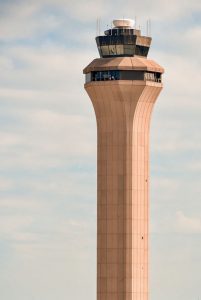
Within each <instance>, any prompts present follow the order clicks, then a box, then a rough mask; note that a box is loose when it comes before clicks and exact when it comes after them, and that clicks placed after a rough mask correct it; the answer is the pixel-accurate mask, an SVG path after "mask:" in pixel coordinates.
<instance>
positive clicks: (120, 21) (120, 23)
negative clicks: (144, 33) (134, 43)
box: [113, 19, 135, 27]
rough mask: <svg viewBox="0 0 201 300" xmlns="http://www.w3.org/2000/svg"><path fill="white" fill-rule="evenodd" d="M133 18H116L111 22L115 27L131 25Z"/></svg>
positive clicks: (132, 24)
mask: <svg viewBox="0 0 201 300" xmlns="http://www.w3.org/2000/svg"><path fill="white" fill-rule="evenodd" d="M134 23H135V22H134V20H132V19H117V20H113V24H114V26H115V27H133V26H134Z"/></svg>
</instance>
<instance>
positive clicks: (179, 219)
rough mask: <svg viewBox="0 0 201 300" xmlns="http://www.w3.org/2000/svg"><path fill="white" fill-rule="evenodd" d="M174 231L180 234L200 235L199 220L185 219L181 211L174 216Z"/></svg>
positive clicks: (200, 219) (200, 222)
mask: <svg viewBox="0 0 201 300" xmlns="http://www.w3.org/2000/svg"><path fill="white" fill-rule="evenodd" d="M176 231H178V232H180V233H190V234H192V233H201V218H198V217H187V216H185V215H184V213H183V212H182V211H178V212H177V214H176Z"/></svg>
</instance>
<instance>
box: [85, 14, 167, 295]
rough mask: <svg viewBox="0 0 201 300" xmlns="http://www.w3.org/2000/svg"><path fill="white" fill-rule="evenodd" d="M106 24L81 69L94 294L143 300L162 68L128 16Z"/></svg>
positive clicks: (145, 286) (147, 279)
mask: <svg viewBox="0 0 201 300" xmlns="http://www.w3.org/2000/svg"><path fill="white" fill-rule="evenodd" d="M113 24H114V28H111V29H109V30H106V31H105V35H104V36H97V37H96V43H97V46H98V51H99V54H100V58H97V59H94V60H93V61H92V62H91V63H90V64H89V65H88V66H87V67H86V68H85V69H84V74H86V83H85V89H86V91H87V93H88V95H89V97H90V99H91V101H92V104H93V107H94V110H95V114H96V120H97V139H98V154H97V161H98V169H97V172H98V176H97V179H98V201H97V300H148V298H149V181H150V177H149V127H150V119H151V112H152V109H153V106H154V103H155V101H156V99H157V97H158V95H159V93H160V91H161V89H162V73H163V72H164V70H163V68H162V67H161V66H160V65H158V64H157V63H156V62H155V61H153V60H150V59H147V55H148V52H149V48H150V44H151V37H148V36H142V35H141V32H140V30H136V29H134V21H132V20H130V19H120V20H115V21H113Z"/></svg>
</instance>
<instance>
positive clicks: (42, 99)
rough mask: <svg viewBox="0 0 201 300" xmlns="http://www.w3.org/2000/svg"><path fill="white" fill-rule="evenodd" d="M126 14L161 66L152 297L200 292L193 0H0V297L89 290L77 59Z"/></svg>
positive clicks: (154, 138)
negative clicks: (145, 35) (98, 23)
mask: <svg viewBox="0 0 201 300" xmlns="http://www.w3.org/2000/svg"><path fill="white" fill-rule="evenodd" d="M123 16H124V17H128V18H135V16H137V23H138V25H141V28H142V31H143V32H144V33H146V30H145V28H146V20H147V19H148V18H151V19H152V37H153V42H152V47H151V50H150V54H149V57H150V58H153V59H154V60H156V61H157V62H158V63H159V64H161V65H162V66H164V67H165V70H166V73H165V75H164V90H163V92H162V93H161V95H160V97H159V99H158V101H157V103H156V106H155V109H154V113H153V117H152V124H151V199H150V203H151V255H150V256H151V267H150V275H151V282H150V288H151V299H155V300H160V299H163V300H169V299H172V300H189V299H198V296H200V297H201V288H200V281H201V275H200V269H201V254H200V253H201V201H200V199H201V196H200V192H201V188H200V178H201V154H200V153H201V134H200V132H201V123H200V116H201V104H200V94H201V85H200V83H201V75H200V74H201V73H200V68H201V56H200V47H201V42H200V41H201V24H200V23H201V21H200V20H201V2H200V1H197V0H192V1H187V0H175V1H173V0H169V1H167V0H160V1H159V0H154V1H146V0H141V1H133V0H132V1H131V0H128V1H118V0H117V1H113V0H112V1H105V0H104V1H103V0H101V1H98V2H95V1H92V0H86V1H68V0H67V1H66V0H49V1H46V0H40V1H39V0H38V1H37V0H35V1H33V0H29V1H21V0H19V1H14V0H13V1H12V0H11V1H2V0H1V1H0V69H1V72H0V299H2V300H13V299H15V300H27V299H29V300H55V299H59V300H64V299H65V300H66V299H72V300H78V299H80V298H82V299H83V300H92V299H93V300H94V299H95V288H96V287H95V285H96V121H95V115H94V112H93V108H92V105H91V103H90V100H89V98H88V96H87V94H86V93H85V91H84V89H83V84H84V76H83V74H82V69H83V68H84V67H85V66H86V65H87V64H88V63H89V62H90V61H91V60H92V59H93V58H96V57H98V51H97V49H96V45H95V40H94V38H95V34H96V19H97V17H101V27H102V28H101V29H102V32H103V30H104V29H106V28H107V25H108V24H111V21H112V19H115V18H119V17H120V18H121V17H123Z"/></svg>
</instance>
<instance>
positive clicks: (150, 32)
mask: <svg viewBox="0 0 201 300" xmlns="http://www.w3.org/2000/svg"><path fill="white" fill-rule="evenodd" d="M149 36H151V19H149Z"/></svg>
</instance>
